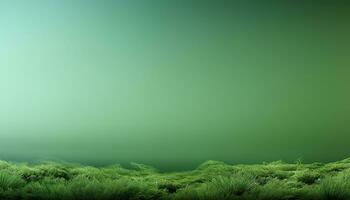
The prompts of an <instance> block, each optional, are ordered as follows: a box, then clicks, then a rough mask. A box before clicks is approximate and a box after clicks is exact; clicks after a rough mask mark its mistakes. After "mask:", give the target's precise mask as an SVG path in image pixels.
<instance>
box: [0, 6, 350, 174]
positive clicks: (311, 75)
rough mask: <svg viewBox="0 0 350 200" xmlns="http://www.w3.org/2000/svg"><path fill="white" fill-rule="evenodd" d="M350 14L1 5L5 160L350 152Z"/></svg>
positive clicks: (300, 9) (329, 156) (178, 162)
mask: <svg viewBox="0 0 350 200" xmlns="http://www.w3.org/2000/svg"><path fill="white" fill-rule="evenodd" d="M286 2H287V1H286ZM334 2H335V1H334ZM348 10H349V6H348V5H347V4H340V3H337V4H336V3H323V4H321V3H313V4H312V3H289V4H288V3H284V4H282V3H279V4H276V3H272V2H270V3H267V2H265V3H252V2H251V3H238V2H237V1H236V3H233V1H231V2H229V1H211V2H210V1H97V0H96V1H77V0H75V1H68V0H66V1H64V0H62V1H53V0H46V1H44V0H43V1H38V0H34V1H24V0H23V1H6V0H4V1H1V2H0V158H2V159H9V160H21V161H32V160H38V159H39V160H40V159H61V160H65V161H74V162H83V163H90V164H97V165H104V164H109V163H115V162H117V163H127V162H130V161H135V162H142V163H146V164H152V165H155V166H158V167H161V168H163V169H180V168H189V167H193V166H195V165H196V164H198V163H200V162H202V161H204V160H207V159H215V160H222V161H226V162H230V163H238V162H239V163H253V162H261V161H264V160H267V161H269V160H276V159H283V160H286V161H294V160H296V159H297V158H299V157H302V158H303V159H304V160H305V161H307V162H312V161H330V160H336V159H341V158H344V157H347V156H349V155H350V148H349V146H350V93H349V91H350V66H349V64H350V53H349V52H350V48H349V45H350V38H349V35H350V26H349V24H350V14H349V13H348V12H347V11H348Z"/></svg>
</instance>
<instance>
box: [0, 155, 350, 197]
mask: <svg viewBox="0 0 350 200" xmlns="http://www.w3.org/2000/svg"><path fill="white" fill-rule="evenodd" d="M132 166H133V168H131V169H126V168H123V167H121V166H119V165H114V166H109V167H102V168H96V167H92V166H81V165H72V164H60V163H53V162H51V163H42V164H37V165H28V164H14V163H9V162H5V161H0V199H6V200H11V199H43V200H44V199H45V200H68V199H69V200H70V199H72V200H94V199H98V200H119V199H121V200H128V199H129V200H148V199H149V200H157V199H159V200H162V199H164V200H172V199H173V200H319V199H320V200H350V159H345V160H342V161H338V162H333V163H327V164H322V163H313V164H302V163H300V162H297V163H295V164H288V163H283V162H281V161H277V162H272V163H263V164H258V165H228V164H225V163H222V162H216V161H207V162H205V163H203V164H202V165H200V166H199V167H198V168H197V169H194V170H192V171H185V172H169V173H162V172H159V171H157V170H156V169H154V168H152V167H149V166H145V165H141V164H135V163H134V164H132Z"/></svg>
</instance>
